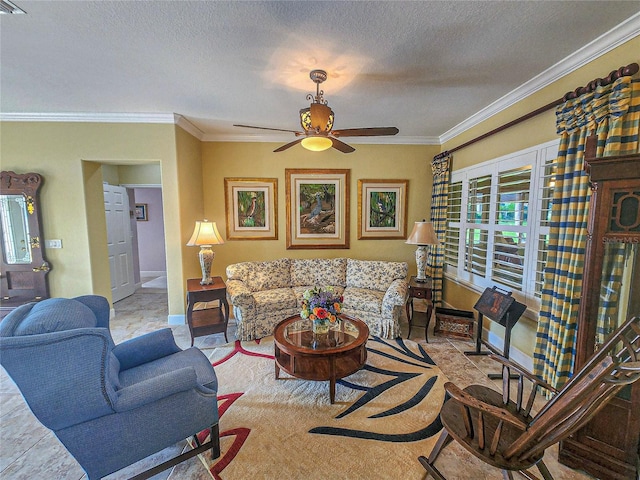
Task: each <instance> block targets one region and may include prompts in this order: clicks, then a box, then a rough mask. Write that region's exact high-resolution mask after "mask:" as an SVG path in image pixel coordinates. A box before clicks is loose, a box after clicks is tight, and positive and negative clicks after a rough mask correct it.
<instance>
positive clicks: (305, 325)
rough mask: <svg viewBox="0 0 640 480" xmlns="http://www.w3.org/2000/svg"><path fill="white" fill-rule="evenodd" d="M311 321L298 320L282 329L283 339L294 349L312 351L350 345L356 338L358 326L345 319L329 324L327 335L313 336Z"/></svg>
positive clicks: (358, 332) (358, 330)
mask: <svg viewBox="0 0 640 480" xmlns="http://www.w3.org/2000/svg"><path fill="white" fill-rule="evenodd" d="M311 323H312V322H311V320H309V319H300V320H296V321H294V322H291V323H290V324H289V325H287V326H286V327H285V329H284V339H285V340H286V341H287V342H288V343H290V344H291V345H294V346H296V347H303V348H311V349H313V350H332V349H335V348H340V347H345V346H347V345H350V344H352V343H353V342H355V341H356V340H357V338H358V335H359V334H360V329H359V328H358V325H356V324H355V323H354V322H352V321H350V320H349V319H346V318H340V319H339V320H338V321H336V322H334V323H333V324H331V326H330V328H329V333H325V334H315V333H313V331H312V328H311Z"/></svg>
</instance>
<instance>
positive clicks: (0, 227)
mask: <svg viewBox="0 0 640 480" xmlns="http://www.w3.org/2000/svg"><path fill="white" fill-rule="evenodd" d="M41 186H42V177H41V176H40V175H39V174H37V173H25V174H17V173H14V172H8V171H3V172H1V173H0V245H1V246H2V257H1V259H2V270H1V271H0V292H2V296H1V297H0V317H2V316H4V315H6V314H7V313H8V312H10V311H11V310H13V309H14V308H16V307H18V306H20V305H23V304H25V303H28V302H34V301H39V300H43V299H45V298H49V287H48V285H47V273H48V272H49V269H50V267H49V264H48V263H47V261H46V260H45V258H44V253H43V251H42V245H41V244H44V242H43V241H42V242H41V240H40V239H41V235H42V231H41V224H40V208H39V204H38V191H39V189H40V187H41Z"/></svg>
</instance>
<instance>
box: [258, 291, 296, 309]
mask: <svg viewBox="0 0 640 480" xmlns="http://www.w3.org/2000/svg"><path fill="white" fill-rule="evenodd" d="M253 298H254V299H255V301H256V310H259V311H260V310H262V311H278V310H283V309H285V308H295V307H296V297H295V295H294V294H293V290H291V288H276V289H273V290H264V291H262V292H255V293H254V294H253Z"/></svg>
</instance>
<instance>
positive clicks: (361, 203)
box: [358, 180, 409, 240]
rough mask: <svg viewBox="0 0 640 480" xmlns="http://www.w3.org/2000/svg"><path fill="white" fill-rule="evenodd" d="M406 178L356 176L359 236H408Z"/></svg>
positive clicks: (369, 238) (361, 237)
mask: <svg viewBox="0 0 640 480" xmlns="http://www.w3.org/2000/svg"><path fill="white" fill-rule="evenodd" d="M408 188H409V180H358V239H360V240H384V239H394V238H407V190H408Z"/></svg>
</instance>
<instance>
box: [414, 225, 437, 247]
mask: <svg viewBox="0 0 640 480" xmlns="http://www.w3.org/2000/svg"><path fill="white" fill-rule="evenodd" d="M406 243H408V244H409V245H439V244H440V242H439V241H438V237H437V236H436V232H435V230H434V229H433V223H431V222H425V221H422V222H415V223H414V225H413V231H412V232H411V235H409V238H407V241H406Z"/></svg>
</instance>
